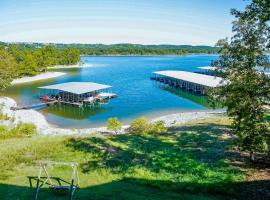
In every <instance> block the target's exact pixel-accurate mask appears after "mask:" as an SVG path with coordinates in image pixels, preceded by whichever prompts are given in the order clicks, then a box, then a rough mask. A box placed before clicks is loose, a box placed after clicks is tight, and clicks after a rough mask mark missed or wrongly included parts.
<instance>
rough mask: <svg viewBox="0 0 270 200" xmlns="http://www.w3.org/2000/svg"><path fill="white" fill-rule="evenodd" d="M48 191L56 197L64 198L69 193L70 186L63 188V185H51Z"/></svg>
mask: <svg viewBox="0 0 270 200" xmlns="http://www.w3.org/2000/svg"><path fill="white" fill-rule="evenodd" d="M50 189H51V190H52V192H53V193H54V195H56V196H65V195H67V194H68V193H69V190H70V186H63V185H59V186H56V185H52V186H50Z"/></svg>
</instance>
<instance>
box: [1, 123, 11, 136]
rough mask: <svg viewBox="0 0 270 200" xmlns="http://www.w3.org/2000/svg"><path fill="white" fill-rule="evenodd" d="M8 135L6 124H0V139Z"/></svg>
mask: <svg viewBox="0 0 270 200" xmlns="http://www.w3.org/2000/svg"><path fill="white" fill-rule="evenodd" d="M8 136H9V130H8V128H7V127H6V126H2V125H0V139H4V138H6V137H8Z"/></svg>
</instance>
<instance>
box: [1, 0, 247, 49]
mask: <svg viewBox="0 0 270 200" xmlns="http://www.w3.org/2000/svg"><path fill="white" fill-rule="evenodd" d="M247 3H248V1H243V0H0V19H1V20H0V41H9V42H63V43H104V44H113V43H137V44H138V43H140V44H192V45H214V44H215V43H216V41H217V40H218V39H220V38H225V37H228V36H230V35H231V22H232V20H233V17H232V16H231V15H230V9H231V8H237V9H240V10H242V9H243V8H244V7H245V5H247Z"/></svg>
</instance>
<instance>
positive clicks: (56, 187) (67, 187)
mask: <svg viewBox="0 0 270 200" xmlns="http://www.w3.org/2000/svg"><path fill="white" fill-rule="evenodd" d="M50 188H51V189H52V190H70V186H65V185H58V186H57V185H52V186H50Z"/></svg>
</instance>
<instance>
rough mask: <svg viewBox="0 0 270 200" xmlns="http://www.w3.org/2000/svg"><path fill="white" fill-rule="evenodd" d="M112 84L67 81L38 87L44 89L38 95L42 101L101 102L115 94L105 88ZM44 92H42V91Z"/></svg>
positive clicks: (79, 104)
mask: <svg viewBox="0 0 270 200" xmlns="http://www.w3.org/2000/svg"><path fill="white" fill-rule="evenodd" d="M111 87H112V86H110V85H104V84H99V83H93V82H67V83H60V84H54V85H48V86H42V87H39V89H41V90H42V91H44V90H45V91H46V92H45V95H41V96H40V100H41V101H42V102H43V103H47V104H50V103H64V104H70V105H75V106H82V105H87V104H88V105H89V104H90V105H92V104H95V103H103V102H104V101H105V100H107V99H110V98H113V97H115V96H116V94H114V93H109V92H108V91H107V90H108V89H110V88H111ZM42 93H44V92H42Z"/></svg>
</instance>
